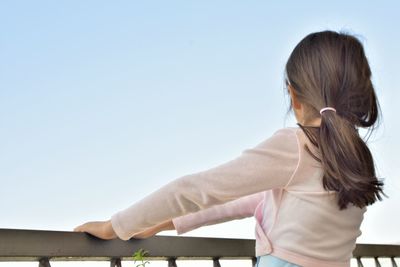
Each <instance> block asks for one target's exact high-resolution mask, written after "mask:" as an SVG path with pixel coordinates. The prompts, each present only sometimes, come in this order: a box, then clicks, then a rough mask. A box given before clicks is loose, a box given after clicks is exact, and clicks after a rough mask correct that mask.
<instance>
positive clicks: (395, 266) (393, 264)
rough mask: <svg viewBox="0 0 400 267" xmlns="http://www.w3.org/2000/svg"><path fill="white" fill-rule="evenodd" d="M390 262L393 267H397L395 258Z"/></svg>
mask: <svg viewBox="0 0 400 267" xmlns="http://www.w3.org/2000/svg"><path fill="white" fill-rule="evenodd" d="M390 261H391V262H392V267H397V263H396V261H395V259H394V257H391V258H390Z"/></svg>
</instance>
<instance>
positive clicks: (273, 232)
mask: <svg viewBox="0 0 400 267" xmlns="http://www.w3.org/2000/svg"><path fill="white" fill-rule="evenodd" d="M277 133H278V134H279V135H282V139H281V140H280V142H282V144H283V143H285V147H287V148H290V147H291V148H292V149H290V150H289V149H288V150H285V151H284V153H286V155H285V156H286V157H287V158H291V159H293V158H296V159H297V160H296V161H293V160H291V161H287V162H276V164H278V165H279V164H284V165H286V166H285V168H289V169H294V172H293V174H292V176H291V178H290V179H289V180H288V182H287V184H286V185H285V186H283V187H280V188H273V189H271V190H267V191H265V192H260V193H256V194H254V195H250V196H246V197H243V198H240V199H238V200H235V201H231V202H228V203H226V204H223V205H218V206H215V207H212V208H210V209H206V210H203V211H200V212H197V213H193V214H189V215H186V216H182V217H178V218H176V219H174V220H173V221H174V225H175V228H176V230H177V231H178V233H179V234H182V233H184V232H187V231H190V230H192V229H194V228H198V227H200V226H202V225H208V224H214V223H217V222H223V221H228V220H233V219H239V218H244V217H249V216H253V215H254V216H255V218H256V256H262V255H266V254H271V255H274V256H276V257H278V258H282V259H285V260H287V261H289V262H292V263H295V264H297V265H300V266H319V267H325V266H326V267H330V266H343V267H346V266H349V264H350V259H351V257H352V253H351V252H352V251H353V249H354V247H355V242H356V238H357V237H358V236H359V235H360V234H361V232H360V230H359V228H360V224H361V222H362V219H363V214H364V212H365V210H366V209H365V208H362V209H361V208H358V207H355V206H353V205H349V206H348V208H347V209H344V210H339V208H338V205H337V199H336V197H337V194H336V193H335V192H334V191H326V190H325V189H324V188H323V186H322V177H323V169H322V166H321V164H320V163H319V162H318V161H316V160H315V159H314V158H313V157H312V156H311V155H310V154H309V153H308V152H307V151H306V149H305V148H304V145H305V144H307V145H308V147H310V148H311V147H312V144H311V143H310V141H309V140H308V138H307V136H306V135H305V134H304V132H303V130H302V129H301V128H297V127H287V128H284V129H281V130H279V131H278V132H277ZM262 144H263V143H261V146H259V147H258V148H257V150H256V151H258V152H259V153H268V150H271V145H270V144H269V147H268V150H267V149H264V150H263V148H266V146H265V147H263V146H262ZM282 144H279V143H277V144H276V147H279V146H280V145H282ZM314 152H315V151H314ZM265 179H274V177H265Z"/></svg>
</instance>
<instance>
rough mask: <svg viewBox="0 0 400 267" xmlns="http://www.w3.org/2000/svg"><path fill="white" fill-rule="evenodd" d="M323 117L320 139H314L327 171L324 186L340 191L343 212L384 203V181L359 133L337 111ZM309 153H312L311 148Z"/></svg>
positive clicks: (324, 114) (339, 197)
mask: <svg viewBox="0 0 400 267" xmlns="http://www.w3.org/2000/svg"><path fill="white" fill-rule="evenodd" d="M321 116H322V117H321V125H320V127H319V128H317V131H318V132H319V133H317V136H318V138H315V135H314V138H311V140H313V141H312V143H313V144H314V145H315V146H317V147H319V153H320V155H319V157H318V156H315V155H314V158H315V159H317V160H318V161H319V162H321V164H322V166H323V168H324V177H323V180H322V184H323V187H324V188H325V189H326V190H333V191H336V192H337V197H338V205H339V208H340V209H345V208H346V207H347V205H348V203H352V204H353V205H355V206H357V207H360V208H363V207H364V206H367V205H370V204H372V203H374V202H375V201H376V200H377V199H379V200H382V197H381V194H383V195H384V193H383V191H382V186H383V182H381V181H379V180H378V179H377V177H376V174H375V168H374V161H373V157H372V154H371V151H370V150H369V148H368V146H367V145H366V143H365V142H364V141H363V139H362V138H361V137H360V135H359V133H358V130H357V129H356V128H355V127H354V126H353V125H352V124H351V123H349V121H348V120H346V119H343V118H342V117H340V115H339V114H336V113H335V112H322V115H321ZM298 125H299V126H300V127H301V128H302V129H303V130H305V127H304V126H302V125H301V124H298ZM305 131H307V130H305ZM307 133H308V136H309V138H310V135H309V132H308V131H307ZM307 151H308V152H309V153H311V151H310V150H309V149H308V148H307Z"/></svg>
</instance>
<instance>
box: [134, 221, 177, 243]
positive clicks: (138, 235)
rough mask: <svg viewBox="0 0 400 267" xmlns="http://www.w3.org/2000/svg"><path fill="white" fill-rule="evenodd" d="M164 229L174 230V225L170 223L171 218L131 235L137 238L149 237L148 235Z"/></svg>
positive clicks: (150, 235)
mask: <svg viewBox="0 0 400 267" xmlns="http://www.w3.org/2000/svg"><path fill="white" fill-rule="evenodd" d="M166 230H175V226H174V224H173V223H172V220H167V221H165V222H162V223H160V224H157V225H155V226H153V227H150V228H147V229H146V230H144V231H142V232H139V233H136V234H134V235H133V238H138V239H142V238H143V239H144V238H149V237H152V236H154V235H155V234H157V233H158V232H161V231H166Z"/></svg>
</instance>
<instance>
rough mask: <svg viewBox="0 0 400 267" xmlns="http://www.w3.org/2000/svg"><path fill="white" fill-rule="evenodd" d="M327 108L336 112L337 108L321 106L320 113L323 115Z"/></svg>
mask: <svg viewBox="0 0 400 267" xmlns="http://www.w3.org/2000/svg"><path fill="white" fill-rule="evenodd" d="M325 110H332V111H335V113H336V109H334V108H332V107H326V108H321V110H320V111H319V113H320V114H321V115H322V112H324V111H325Z"/></svg>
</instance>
